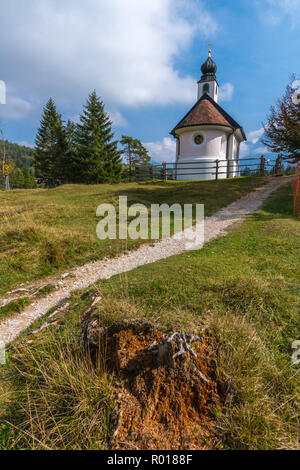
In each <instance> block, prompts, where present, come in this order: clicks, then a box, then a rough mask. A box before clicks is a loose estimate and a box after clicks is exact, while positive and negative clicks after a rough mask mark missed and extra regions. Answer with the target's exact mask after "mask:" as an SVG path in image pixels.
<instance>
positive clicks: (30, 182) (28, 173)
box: [23, 167, 36, 189]
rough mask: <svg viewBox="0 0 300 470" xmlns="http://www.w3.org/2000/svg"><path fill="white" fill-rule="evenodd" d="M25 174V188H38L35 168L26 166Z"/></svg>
mask: <svg viewBox="0 0 300 470" xmlns="http://www.w3.org/2000/svg"><path fill="white" fill-rule="evenodd" d="M23 175H24V188H26V189H33V188H36V183H35V179H34V173H33V170H32V169H31V168H28V167H26V168H24V171H23Z"/></svg>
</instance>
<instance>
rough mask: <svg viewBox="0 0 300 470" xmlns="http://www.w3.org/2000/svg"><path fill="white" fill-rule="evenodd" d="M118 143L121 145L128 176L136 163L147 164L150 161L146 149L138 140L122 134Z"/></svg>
mask: <svg viewBox="0 0 300 470" xmlns="http://www.w3.org/2000/svg"><path fill="white" fill-rule="evenodd" d="M120 143H121V145H122V146H123V150H122V154H123V155H124V157H125V160H126V162H127V163H128V166H129V174H130V176H132V173H133V169H134V166H135V165H136V164H140V165H147V164H148V163H149V162H150V156H149V154H148V151H147V149H146V148H145V147H144V146H143V144H142V142H141V141H140V140H138V139H133V138H132V137H129V136H126V135H123V136H122V140H121V142H120Z"/></svg>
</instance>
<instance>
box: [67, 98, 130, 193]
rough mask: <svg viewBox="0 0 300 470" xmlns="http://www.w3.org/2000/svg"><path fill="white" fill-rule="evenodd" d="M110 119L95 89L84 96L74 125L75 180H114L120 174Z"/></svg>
mask: <svg viewBox="0 0 300 470" xmlns="http://www.w3.org/2000/svg"><path fill="white" fill-rule="evenodd" d="M113 137H114V134H113V132H112V123H111V121H110V119H109V116H108V115H107V114H106V112H105V110H104V104H103V102H102V101H101V100H100V98H98V96H97V94H96V91H94V92H93V93H91V94H90V95H89V97H88V100H87V103H86V105H85V106H84V110H83V114H82V115H81V116H80V123H79V124H78V125H77V127H76V139H75V140H76V145H77V150H76V154H75V165H76V181H77V182H81V183H86V184H96V183H116V182H119V181H120V178H121V171H122V165H121V157H120V152H119V151H118V149H117V145H118V143H117V141H114V140H113Z"/></svg>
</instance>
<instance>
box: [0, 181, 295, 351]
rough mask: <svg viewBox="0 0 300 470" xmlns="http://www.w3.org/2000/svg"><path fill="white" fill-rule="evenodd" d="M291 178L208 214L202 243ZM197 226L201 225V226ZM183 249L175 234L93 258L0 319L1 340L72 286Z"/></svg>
mask: <svg viewBox="0 0 300 470" xmlns="http://www.w3.org/2000/svg"><path fill="white" fill-rule="evenodd" d="M290 181H292V178H286V177H283V178H276V179H275V178H274V179H272V181H271V182H270V183H268V184H267V185H265V186H263V187H260V188H258V189H257V190H255V191H253V192H251V193H249V194H247V195H246V196H244V197H242V198H241V199H239V200H238V201H236V202H234V203H232V204H230V205H229V206H228V207H226V208H224V209H222V210H220V211H219V212H217V213H216V214H214V215H213V216H211V217H207V218H206V219H205V224H204V232H205V238H204V240H205V243H207V242H210V241H211V240H214V239H215V238H218V237H220V236H223V235H226V233H227V232H226V230H227V229H228V228H229V227H230V226H232V225H233V224H234V223H236V222H238V221H243V220H244V219H245V217H246V216H247V215H249V214H251V213H252V212H254V211H256V210H258V209H259V208H260V207H261V206H262V204H263V202H264V201H265V199H267V198H268V197H269V196H270V194H271V193H272V192H273V191H275V190H276V189H277V188H278V187H279V186H282V185H284V184H287V183H289V182H290ZM197 228H198V229H199V228H200V229H201V227H196V229H197ZM193 230H195V228H193V229H188V230H186V231H185V232H184V233H185V234H187V235H190V234H191V231H193ZM185 251H186V239H178V238H177V237H176V236H175V237H171V238H168V239H165V240H162V241H158V242H157V243H155V244H154V245H153V246H148V245H147V246H141V247H140V248H139V249H138V250H136V251H134V252H132V253H129V254H127V255H122V256H120V257H118V258H115V259H111V260H101V261H96V262H93V263H89V264H86V265H84V266H82V267H78V268H75V269H74V270H72V271H70V274H72V276H71V277H70V276H67V277H65V276H64V275H63V276H62V279H61V281H59V282H58V284H57V289H56V290H55V292H53V293H51V294H49V295H47V296H46V297H44V298H40V299H37V300H35V301H34V302H33V303H32V304H31V305H29V306H28V307H27V308H26V309H25V310H24V311H23V312H22V313H19V314H17V315H15V316H13V317H10V318H8V319H7V320H4V321H3V322H2V323H0V341H1V342H3V343H4V344H8V343H10V342H11V341H13V340H14V339H15V338H16V337H17V336H18V335H20V334H21V333H22V332H23V331H25V330H26V329H27V328H28V327H29V326H30V325H31V323H32V322H33V321H35V320H36V319H38V318H40V317H41V316H43V315H45V314H46V313H47V312H48V311H49V309H51V308H53V307H55V306H56V305H58V304H59V303H61V302H63V301H64V300H65V299H67V298H68V297H69V295H70V293H71V292H72V291H74V290H77V289H83V288H86V287H88V286H90V285H92V284H94V283H95V282H97V281H98V280H100V279H109V278H111V277H113V276H115V275H117V274H120V273H124V272H128V271H131V270H133V269H135V268H137V267H139V266H143V265H145V264H150V263H154V262H156V261H158V260H161V259H165V258H169V257H170V256H173V255H176V254H180V253H183V252H185ZM7 300H8V299H5V298H3V299H0V303H2V304H4V303H6V302H7Z"/></svg>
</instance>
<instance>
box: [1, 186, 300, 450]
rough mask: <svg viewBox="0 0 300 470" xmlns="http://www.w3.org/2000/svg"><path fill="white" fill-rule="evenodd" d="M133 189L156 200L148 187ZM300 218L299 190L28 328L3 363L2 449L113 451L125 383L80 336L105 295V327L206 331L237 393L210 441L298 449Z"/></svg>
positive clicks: (83, 294)
mask: <svg viewBox="0 0 300 470" xmlns="http://www.w3.org/2000/svg"><path fill="white" fill-rule="evenodd" d="M210 184H212V185H213V183H210ZM222 184H224V185H225V184H228V185H230V184H232V182H226V183H225V182H224V183H222ZM238 184H239V183H238ZM133 189H134V190H138V191H139V192H140V191H142V190H144V191H145V194H144V200H147V196H148V197H150V192H149V193H148V192H147V187H145V188H143V187H142V188H133ZM164 189H165V190H166V189H167V187H159V188H156V190H157V191H159V192H160V191H163V190H164ZM196 189H198V191H199V189H201V185H200V186H198V187H197V184H196V186H195V187H194V190H196ZM127 190H128V188H127ZM169 190H170V189H169ZM173 190H174V188H173ZM87 191H88V190H87ZM153 191H154V192H155V190H154V188H152V190H151V193H152V194H153ZM65 197H66V196H65ZM73 197H75V196H74V194H73ZM106 197H107V196H106ZM171 197H172V192H171ZM202 197H203V196H201V198H200V200H201V199H202ZM153 198H154V196H153V195H152V196H151V199H153ZM198 198H199V196H198ZM206 200H207V201H210V203H209V202H208V207H209V208H210V209H209V211H210V210H212V208H213V207H214V209H215V208H216V206H217V205H218V203H217V201H216V200H215V199H214V202H212V195H211V198H209V197H208V194H207V193H206ZM291 213H292V190H291V187H290V185H289V186H285V187H282V188H281V189H279V190H278V191H277V193H276V194H274V195H273V196H272V198H270V199H269V200H268V201H267V202H266V203H265V205H264V207H263V209H262V210H261V211H259V212H256V213H254V214H252V215H251V216H250V217H249V218H248V220H247V221H246V222H245V223H244V224H243V225H242V226H240V227H239V228H237V229H236V230H235V231H234V232H232V233H231V234H230V235H228V236H227V237H226V238H220V239H218V240H215V241H213V242H211V243H209V244H207V245H206V246H205V247H204V249H202V250H200V251H196V252H188V253H185V254H183V255H180V256H174V257H172V258H169V259H166V260H162V261H159V262H157V263H155V264H152V265H147V266H144V267H141V268H139V269H136V270H134V271H132V272H130V273H125V274H122V275H120V276H115V277H114V278H112V279H110V280H108V281H102V282H99V283H98V284H97V285H95V286H94V287H93V288H92V289H88V290H86V291H79V292H75V293H74V294H73V295H72V298H71V300H70V308H69V311H68V312H67V313H66V314H62V315H60V316H59V317H57V322H56V324H53V326H52V327H50V328H48V329H46V330H43V331H41V332H40V333H38V334H37V335H35V336H34V337H31V338H29V340H28V341H29V342H28V343H26V341H27V338H26V335H24V336H23V338H21V339H20V341H21V342H19V346H17V347H16V348H14V349H13V350H12V351H10V353H9V361H8V364H7V366H5V367H4V366H3V367H2V369H0V374H1V380H0V422H2V425H1V426H0V448H3V449H7V448H12V449H21V448H22V449H24V448H25V449H107V448H109V446H110V436H111V432H112V430H113V420H112V419H111V418H112V414H113V409H114V401H115V398H114V393H113V391H114V387H115V386H116V383H115V382H114V380H115V379H114V377H113V376H109V375H106V374H103V373H99V371H97V369H96V370H95V369H94V368H93V367H92V366H91V364H90V363H89V361H88V360H87V358H86V355H85V353H84V352H83V349H82V344H81V342H80V339H79V319H80V316H81V314H82V312H83V311H84V310H85V309H86V308H87V307H88V306H89V305H90V304H91V302H92V299H93V295H94V294H95V293H97V295H101V296H102V301H101V302H100V303H99V304H98V306H97V309H98V315H99V318H100V320H101V321H102V324H103V325H109V324H111V323H112V322H113V321H114V320H116V319H119V318H131V317H133V318H147V319H149V320H151V321H152V322H154V324H155V325H157V326H158V327H159V328H161V329H164V328H169V327H170V326H174V325H175V326H176V328H177V329H180V330H183V331H186V330H188V331H190V330H196V331H199V332H200V333H201V336H202V337H203V338H204V340H205V342H206V344H207V345H208V346H209V350H210V354H211V357H212V359H213V360H214V361H215V363H216V364H217V370H218V374H219V377H230V380H231V383H232V384H233V385H232V388H233V390H234V391H233V393H232V401H231V402H230V403H223V405H222V406H219V407H215V406H213V405H212V406H211V408H210V410H209V412H210V415H211V417H212V418H213V419H214V421H215V426H216V433H215V434H214V435H213V436H208V437H207V438H206V447H208V448H217V449H250V450H257V449H296V448H298V446H299V442H298V430H299V429H298V426H299V422H298V419H297V417H299V412H300V409H299V400H298V398H299V367H296V366H294V365H292V363H291V354H292V350H291V344H292V342H294V341H295V340H296V339H299V306H300V291H299V272H300V253H299V237H300V225H299V221H298V220H296V219H295V218H293V217H292V215H291ZM43 321H44V320H39V322H36V323H35V324H34V325H33V326H32V329H31V331H32V330H33V329H36V328H37V327H38V326H39V325H41V324H42V322H43ZM220 380H221V379H220ZM25 391H26V393H25ZM128 445H130V444H128Z"/></svg>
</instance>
